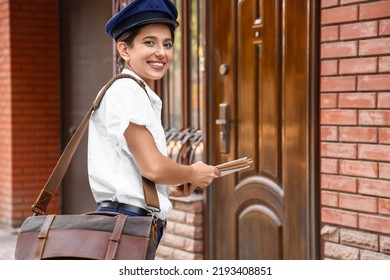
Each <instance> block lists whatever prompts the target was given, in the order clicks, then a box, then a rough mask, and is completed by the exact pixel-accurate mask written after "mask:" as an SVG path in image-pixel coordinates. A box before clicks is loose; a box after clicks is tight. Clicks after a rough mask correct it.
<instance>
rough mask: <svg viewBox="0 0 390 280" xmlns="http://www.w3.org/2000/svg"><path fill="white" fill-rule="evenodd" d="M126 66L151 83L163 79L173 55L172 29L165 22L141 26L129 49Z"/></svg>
mask: <svg viewBox="0 0 390 280" xmlns="http://www.w3.org/2000/svg"><path fill="white" fill-rule="evenodd" d="M128 55H129V57H128V59H127V60H126V67H127V68H129V69H131V70H133V71H134V72H135V73H136V74H137V75H139V76H140V77H141V78H142V79H143V80H144V81H145V82H147V83H148V84H149V85H150V84H151V83H152V82H153V81H155V80H159V79H161V78H162V77H163V76H164V74H165V72H166V71H167V70H168V68H169V66H170V65H171V62H172V57H173V40H172V35H171V30H170V29H169V27H168V26H167V25H165V24H149V25H146V26H144V27H142V28H141V30H140V32H139V34H138V35H137V36H136V37H135V38H134V41H133V43H132V44H131V46H129V49H128Z"/></svg>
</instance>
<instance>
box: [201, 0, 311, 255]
mask: <svg viewBox="0 0 390 280" xmlns="http://www.w3.org/2000/svg"><path fill="white" fill-rule="evenodd" d="M311 2H314V1H301V0H230V1H226V0H218V1H212V3H214V4H211V6H210V10H211V11H212V12H211V15H212V18H213V23H212V28H211V30H213V31H214V33H215V35H213V36H214V37H210V42H211V49H213V51H212V52H210V57H211V58H212V69H213V70H212V74H211V75H210V80H211V81H214V82H215V83H214V84H213V87H212V90H213V91H214V92H215V101H214V104H215V108H214V110H215V112H216V113H215V115H216V118H219V120H217V122H216V123H217V124H213V128H212V129H211V133H212V134H213V135H214V136H213V139H214V141H215V142H214V143H215V144H213V145H214V146H213V147H211V148H212V149H213V151H215V152H214V154H213V158H214V159H215V161H216V162H224V161H227V160H232V159H235V158H240V157H244V156H248V157H252V158H253V159H254V164H253V165H252V167H251V168H249V169H246V170H244V171H240V172H239V173H238V174H235V175H229V176H226V177H223V178H220V179H217V180H216V181H215V184H214V186H213V187H212V189H211V190H210V192H209V200H208V205H209V209H210V217H211V222H210V229H211V230H210V232H211V236H210V239H209V241H208V245H209V247H210V248H211V249H210V251H211V253H210V258H216V259H308V258H315V256H316V247H317V245H316V244H317V243H318V242H317V240H318V237H316V226H315V225H316V221H317V220H316V210H315V207H314V206H315V201H316V198H315V193H316V192H315V186H316V184H315V181H316V178H317V177H316V159H315V157H316V153H315V152H313V147H314V145H315V141H314V140H315V137H314V136H313V135H314V133H313V131H314V130H315V120H316V117H315V115H314V113H313V110H312V109H313V108H314V105H315V103H314V102H315V99H313V98H312V97H313V96H314V93H315V92H314V90H315V86H316V82H315V81H316V78H314V79H313V77H315V76H314V74H313V70H314V68H313V61H314V60H315V59H314V53H315V51H314V50H315V49H314V48H313V44H314V42H315V40H314V38H315V36H314V35H315V33H314V31H313V27H314V25H315V24H314V22H315V21H314V20H313V19H314V18H315V17H314V15H315V10H316V8H317V7H314V6H312V5H313V3H311ZM225 110H228V111H229V113H228V114H227V115H226V114H224V111H225ZM225 119H226V122H225Z"/></svg>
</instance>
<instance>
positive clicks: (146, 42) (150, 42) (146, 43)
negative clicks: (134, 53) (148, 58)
mask: <svg viewBox="0 0 390 280" xmlns="http://www.w3.org/2000/svg"><path fill="white" fill-rule="evenodd" d="M144 44H145V45H147V46H154V42H153V41H145V42H144Z"/></svg>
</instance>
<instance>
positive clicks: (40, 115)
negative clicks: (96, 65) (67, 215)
mask: <svg viewBox="0 0 390 280" xmlns="http://www.w3.org/2000/svg"><path fill="white" fill-rule="evenodd" d="M0 13H1V17H0V21H1V27H0V28H1V30H2V32H1V33H0V44H1V48H0V50H1V51H0V61H1V62H2V63H1V64H0V87H1V92H0V155H1V156H0V164H1V165H0V195H1V196H0V218H1V220H2V222H6V223H8V224H12V225H18V224H20V222H22V221H23V220H24V218H25V217H27V216H29V215H31V210H30V207H31V205H32V203H33V202H34V200H35V198H36V197H37V195H38V193H39V191H40V190H41V188H42V187H43V185H44V183H45V182H46V180H47V178H48V176H49V175H50V172H51V171H52V168H53V167H54V165H55V163H56V161H57V159H58V156H59V152H60V66H59V43H58V41H59V38H58V34H59V21H58V3H57V1H56V0H36V1H23V0H12V1H9V0H0ZM58 208H59V199H58V197H56V198H55V199H54V200H53V202H52V203H51V205H50V211H58Z"/></svg>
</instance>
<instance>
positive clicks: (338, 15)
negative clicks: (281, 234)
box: [321, 0, 390, 259]
mask: <svg viewBox="0 0 390 280" xmlns="http://www.w3.org/2000/svg"><path fill="white" fill-rule="evenodd" d="M321 3H322V5H321V6H322V15H321V23H322V28H321V33H322V34H321V41H322V45H321V163H322V167H321V172H322V175H321V190H322V192H321V204H322V206H321V207H322V209H321V222H322V225H323V227H322V231H321V234H322V239H323V244H324V246H323V248H322V253H323V254H322V255H323V257H324V258H333V259H390V175H389V174H390V172H389V171H390V157H389V155H390V130H389V126H390V73H389V72H390V1H365V0H322V1H321Z"/></svg>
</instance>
